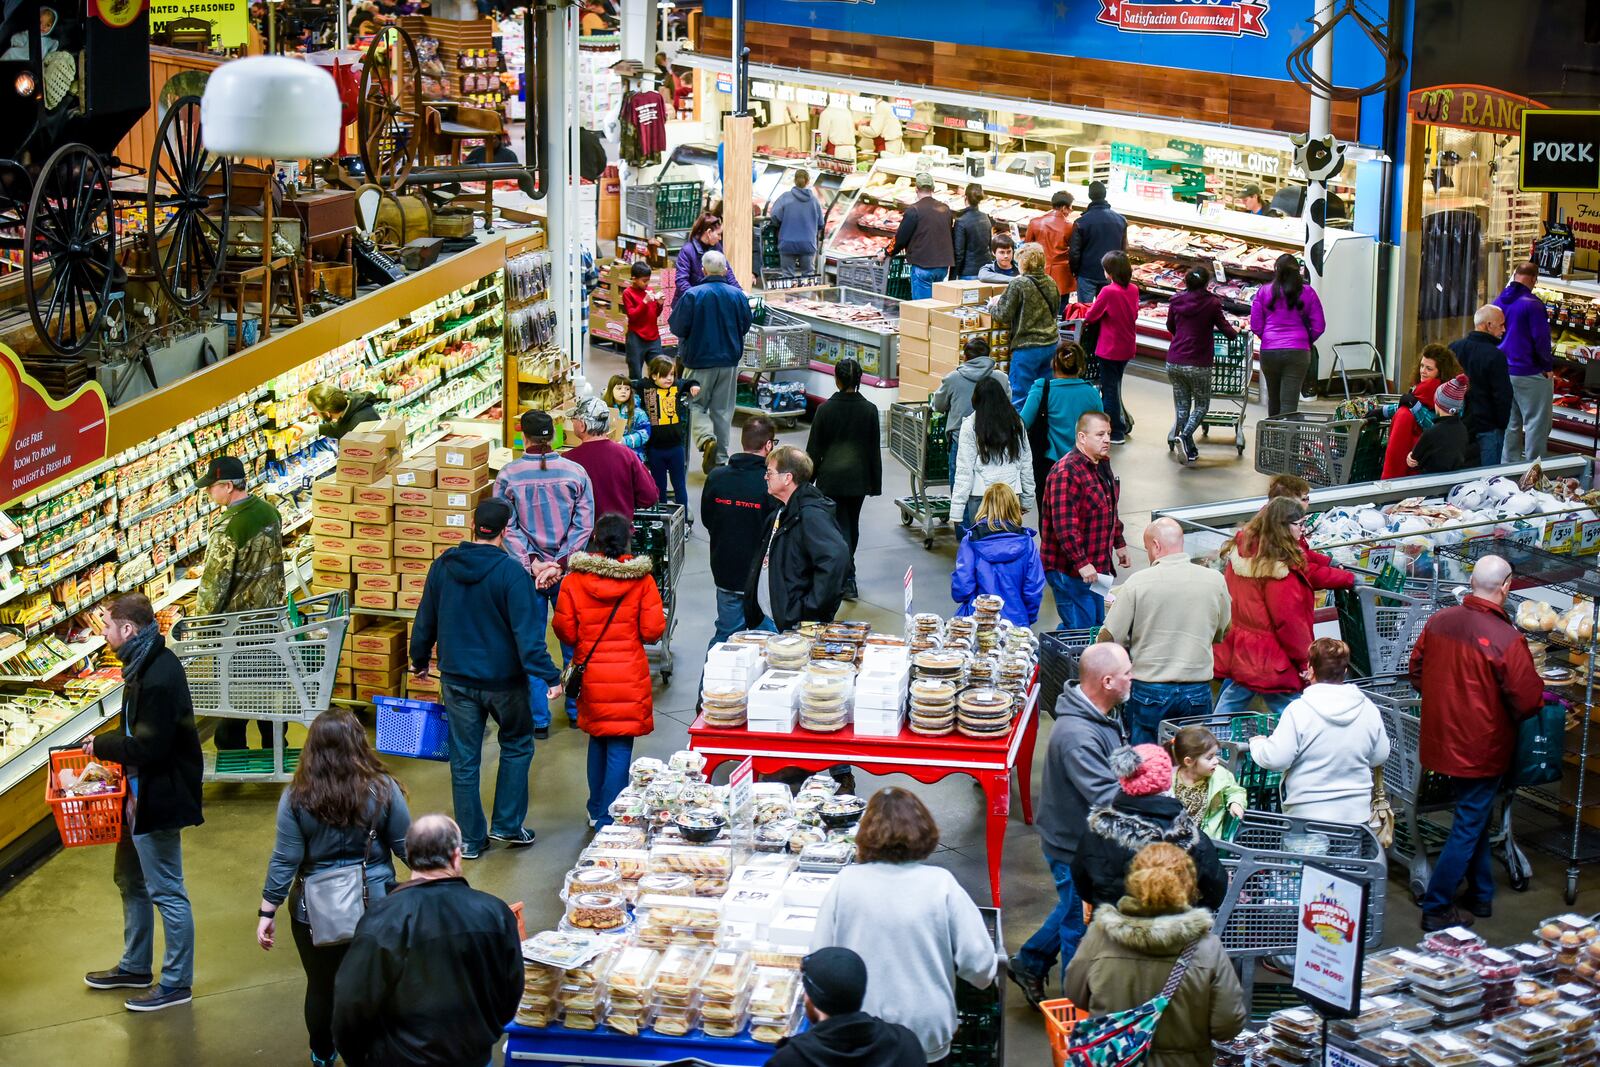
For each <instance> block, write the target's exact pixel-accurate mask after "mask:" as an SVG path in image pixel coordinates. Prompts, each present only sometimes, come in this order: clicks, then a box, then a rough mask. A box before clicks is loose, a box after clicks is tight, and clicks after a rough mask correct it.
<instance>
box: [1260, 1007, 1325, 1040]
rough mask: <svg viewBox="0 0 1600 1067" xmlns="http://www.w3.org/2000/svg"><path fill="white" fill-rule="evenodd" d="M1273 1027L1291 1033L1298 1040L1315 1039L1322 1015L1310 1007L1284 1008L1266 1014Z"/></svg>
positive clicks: (1319, 1028) (1319, 1030)
mask: <svg viewBox="0 0 1600 1067" xmlns="http://www.w3.org/2000/svg"><path fill="white" fill-rule="evenodd" d="M1267 1022H1269V1023H1271V1024H1272V1026H1273V1028H1274V1029H1276V1030H1279V1031H1282V1032H1283V1033H1285V1034H1292V1035H1294V1036H1295V1037H1296V1038H1298V1039H1299V1040H1300V1041H1307V1042H1309V1041H1316V1040H1317V1039H1318V1035H1319V1034H1320V1033H1321V1032H1322V1016H1320V1015H1318V1014H1317V1013H1316V1012H1314V1011H1312V1010H1311V1009H1310V1008H1285V1009H1284V1010H1283V1011H1275V1012H1273V1013H1272V1014H1271V1015H1269V1016H1267Z"/></svg>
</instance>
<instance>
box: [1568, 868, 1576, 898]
mask: <svg viewBox="0 0 1600 1067" xmlns="http://www.w3.org/2000/svg"><path fill="white" fill-rule="evenodd" d="M1577 902H1578V868H1576V867H1569V868H1567V907H1569V908H1570V907H1571V906H1572V905H1574V904H1576V903H1577Z"/></svg>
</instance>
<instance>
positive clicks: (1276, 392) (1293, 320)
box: [1250, 252, 1327, 419]
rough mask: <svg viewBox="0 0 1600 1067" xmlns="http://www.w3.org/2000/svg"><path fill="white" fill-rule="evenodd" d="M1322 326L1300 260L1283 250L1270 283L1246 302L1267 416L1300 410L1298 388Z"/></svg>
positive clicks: (1314, 295)
mask: <svg viewBox="0 0 1600 1067" xmlns="http://www.w3.org/2000/svg"><path fill="white" fill-rule="evenodd" d="M1325 329H1327V323H1326V322H1325V321H1324V319H1323V317H1322V301H1321V300H1319V299H1317V291H1316V290H1315V289H1313V288H1311V287H1310V286H1309V285H1307V284H1306V283H1305V279H1304V278H1303V277H1301V273H1300V261H1299V260H1298V259H1296V258H1295V257H1294V256H1293V255H1291V254H1289V253H1288V252H1285V253H1284V254H1283V255H1281V256H1279V257H1278V260H1277V262H1276V263H1275V264H1274V265H1273V268H1272V284H1270V285H1263V286H1261V287H1260V288H1259V289H1257V290H1256V295H1255V299H1254V300H1252V301H1251V302H1250V330H1251V332H1252V333H1254V334H1255V335H1256V337H1257V338H1259V339H1260V358H1261V376H1262V378H1263V379H1264V381H1265V383H1266V388H1265V389H1264V392H1265V393H1266V395H1267V417H1268V418H1269V419H1275V418H1277V417H1278V416H1279V415H1293V414H1294V413H1295V412H1297V411H1299V410H1300V387H1301V386H1302V385H1303V384H1304V383H1305V380H1306V375H1307V374H1315V373H1316V371H1317V368H1315V367H1313V366H1312V365H1311V355H1312V352H1313V351H1314V349H1313V347H1312V346H1313V345H1315V344H1316V342H1317V338H1318V337H1321V336H1322V332H1323V331H1324V330H1325Z"/></svg>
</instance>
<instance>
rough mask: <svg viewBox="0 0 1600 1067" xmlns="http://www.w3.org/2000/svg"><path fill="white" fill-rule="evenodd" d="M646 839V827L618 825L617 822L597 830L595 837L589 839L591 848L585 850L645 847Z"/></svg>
mask: <svg viewBox="0 0 1600 1067" xmlns="http://www.w3.org/2000/svg"><path fill="white" fill-rule="evenodd" d="M645 841H646V835H645V830H644V827H642V826H618V825H617V824H616V823H612V824H611V825H610V826H606V827H603V828H601V829H599V830H596V831H595V834H594V837H592V838H590V840H589V848H588V849H585V850H584V851H585V852H587V851H589V850H591V849H599V850H607V849H618V848H637V849H643V848H644V846H645Z"/></svg>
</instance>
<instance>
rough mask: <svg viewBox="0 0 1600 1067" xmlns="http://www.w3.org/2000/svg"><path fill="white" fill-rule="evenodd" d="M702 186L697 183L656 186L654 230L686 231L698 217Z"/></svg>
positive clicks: (667, 183)
mask: <svg viewBox="0 0 1600 1067" xmlns="http://www.w3.org/2000/svg"><path fill="white" fill-rule="evenodd" d="M703 194H704V186H702V185H701V184H700V183H699V182H659V183H657V185H656V229H658V230H687V229H691V228H692V227H693V226H694V223H695V220H696V219H698V218H699V217H700V203H701V197H702V196H703Z"/></svg>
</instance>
